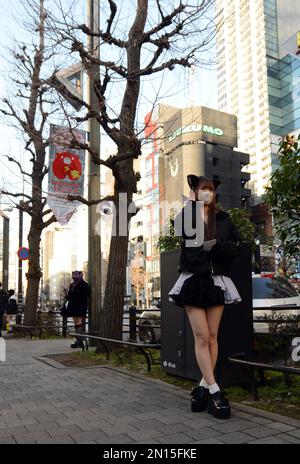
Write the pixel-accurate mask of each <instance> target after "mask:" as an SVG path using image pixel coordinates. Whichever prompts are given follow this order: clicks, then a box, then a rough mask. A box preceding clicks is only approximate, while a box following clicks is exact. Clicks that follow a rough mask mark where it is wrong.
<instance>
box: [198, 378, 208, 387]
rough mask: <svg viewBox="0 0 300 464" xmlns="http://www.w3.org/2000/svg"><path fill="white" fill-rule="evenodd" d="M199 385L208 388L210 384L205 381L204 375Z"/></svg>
mask: <svg viewBox="0 0 300 464" xmlns="http://www.w3.org/2000/svg"><path fill="white" fill-rule="evenodd" d="M199 386H200V387H204V388H207V389H208V385H207V383H206V382H205V380H204V377H202V380H201V382H200V383H199Z"/></svg>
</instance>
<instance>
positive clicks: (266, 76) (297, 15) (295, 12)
mask: <svg viewBox="0 0 300 464" xmlns="http://www.w3.org/2000/svg"><path fill="white" fill-rule="evenodd" d="M216 17H217V26H218V27H217V62H218V102H219V109H220V110H222V111H227V112H229V113H232V114H236V115H237V118H238V147H239V149H241V150H242V151H246V152H247V153H249V154H250V163H249V166H248V168H246V170H247V171H248V172H249V173H250V174H251V181H250V183H249V185H250V188H251V190H252V194H253V204H254V205H255V204H257V203H260V201H261V200H260V198H261V195H262V194H263V192H264V188H265V187H266V186H267V185H268V182H269V179H270V176H271V174H272V172H273V171H274V169H276V167H277V165H278V161H277V157H276V152H277V150H278V141H279V136H282V135H285V134H286V133H289V132H291V131H295V130H297V129H299V128H300V124H299V122H300V121H299V114H298V107H299V102H298V100H299V90H300V87H299V77H298V76H299V61H298V57H297V54H296V53H297V40H298V35H297V32H298V31H299V29H300V12H299V2H298V0H251V1H250V0H216Z"/></svg>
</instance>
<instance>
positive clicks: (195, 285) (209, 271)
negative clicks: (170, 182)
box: [169, 175, 241, 419]
mask: <svg viewBox="0 0 300 464" xmlns="http://www.w3.org/2000/svg"><path fill="white" fill-rule="evenodd" d="M187 179H188V183H189V186H190V188H191V191H190V197H189V199H188V201H187V202H186V204H185V206H184V207H183V209H182V211H181V212H180V213H179V214H178V215H177V217H176V218H175V220H174V226H175V231H176V233H177V234H178V235H181V236H182V238H183V240H182V249H181V256H180V267H179V272H180V276H179V278H178V280H177V281H176V283H175V285H174V286H173V288H172V289H171V291H170V292H169V300H170V301H171V302H173V303H175V304H176V305H177V306H179V307H182V308H184V309H185V311H186V313H187V316H188V319H189V322H190V324H191V328H192V331H193V335H194V341H195V355H196V359H197V363H198V366H199V369H200V371H201V373H202V380H201V381H200V383H199V385H198V386H197V387H195V388H194V389H193V390H192V392H191V395H192V399H191V410H192V411H193V412H201V411H205V410H206V409H208V412H209V413H211V414H213V415H214V416H215V417H217V418H220V419H227V418H229V417H230V404H229V401H228V399H227V397H226V393H225V392H223V391H222V390H221V389H220V387H219V385H218V384H217V383H216V380H215V376H214V368H215V365H216V362H217V358H218V342H217V337H218V330H219V325H220V321H221V317H222V313H223V310H224V304H231V303H238V302H240V301H241V297H240V295H239V292H238V290H237V288H236V287H235V285H234V283H233V281H232V280H231V278H230V277H229V272H230V266H231V264H232V261H233V260H234V258H235V257H236V256H237V255H238V253H239V242H240V236H239V233H238V231H237V229H236V227H235V226H234V224H233V223H232V221H231V219H230V216H229V214H228V213H227V212H225V211H223V210H222V209H220V208H219V207H218V206H217V204H216V188H217V187H218V186H219V185H220V182H219V181H215V180H214V181H212V180H211V179H209V178H207V177H204V176H195V175H189V176H188V177H187ZM198 201H204V210H203V216H202V214H201V213H200V216H201V217H199V211H201V210H200V209H199V208H198V207H197V202H198ZM198 206H199V205H198ZM186 221H188V222H189V223H188V224H187V223H186ZM201 221H202V226H204V241H202V243H199V242H198V241H197V240H198V238H197V237H199V235H197V234H196V232H197V227H200V226H201ZM203 221H204V223H203ZM187 231H188V232H187ZM187 242H188V243H187Z"/></svg>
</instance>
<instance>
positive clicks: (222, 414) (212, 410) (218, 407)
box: [207, 391, 230, 419]
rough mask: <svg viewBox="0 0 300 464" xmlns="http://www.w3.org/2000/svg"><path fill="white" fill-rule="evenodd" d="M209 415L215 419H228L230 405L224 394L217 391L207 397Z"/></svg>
mask: <svg viewBox="0 0 300 464" xmlns="http://www.w3.org/2000/svg"><path fill="white" fill-rule="evenodd" d="M207 411H208V412H209V414H212V415H213V416H214V417H216V418H217V419H229V418H230V404H229V401H228V399H227V398H226V393H225V392H222V391H217V392H216V393H213V394H212V395H210V394H209V395H208V409H207Z"/></svg>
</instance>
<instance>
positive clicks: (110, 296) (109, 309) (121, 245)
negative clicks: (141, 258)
mask: <svg viewBox="0 0 300 464" xmlns="http://www.w3.org/2000/svg"><path fill="white" fill-rule="evenodd" d="M127 256H128V237H127V236H126V237H117V236H116V237H112V238H111V244H110V252H109V260H108V270H107V283H106V288H105V297H104V305H103V315H102V317H101V320H100V324H101V328H100V334H101V335H102V336H104V337H107V338H114V339H118V340H122V326H123V304H124V293H125V283H126V265H127Z"/></svg>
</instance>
